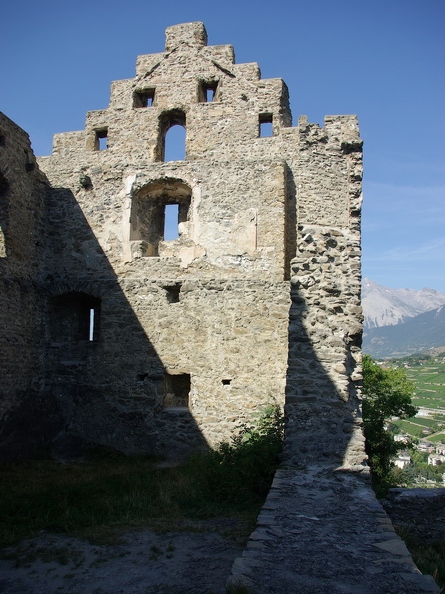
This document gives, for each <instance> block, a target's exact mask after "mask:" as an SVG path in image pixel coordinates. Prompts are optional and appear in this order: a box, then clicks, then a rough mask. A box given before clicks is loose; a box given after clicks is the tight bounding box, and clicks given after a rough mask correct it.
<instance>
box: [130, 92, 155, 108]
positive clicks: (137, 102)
mask: <svg viewBox="0 0 445 594" xmlns="http://www.w3.org/2000/svg"><path fill="white" fill-rule="evenodd" d="M154 99H155V90H154V89H143V90H141V91H135V92H134V94H133V107H136V108H141V107H153V103H154Z"/></svg>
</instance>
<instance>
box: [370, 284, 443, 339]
mask: <svg viewBox="0 0 445 594" xmlns="http://www.w3.org/2000/svg"><path fill="white" fill-rule="evenodd" d="M444 304H445V293H441V292H439V291H435V290H434V289H427V288H425V289H421V290H420V291H419V290H415V289H391V288H389V287H383V286H382V285H379V284H377V283H376V282H374V281H372V280H370V279H369V278H365V279H363V281H362V306H363V314H364V317H365V320H364V329H365V331H367V330H369V329H371V328H379V327H381V326H392V325H395V324H400V323H402V322H405V321H407V320H408V319H410V318H413V317H414V316H418V315H419V314H422V313H425V312H427V311H431V310H433V309H437V308H438V307H440V306H441V305H444ZM444 342H445V339H444Z"/></svg>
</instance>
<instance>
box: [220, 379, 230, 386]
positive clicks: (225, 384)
mask: <svg viewBox="0 0 445 594" xmlns="http://www.w3.org/2000/svg"><path fill="white" fill-rule="evenodd" d="M221 383H222V385H223V386H230V384H231V383H232V380H231V379H223V380H221Z"/></svg>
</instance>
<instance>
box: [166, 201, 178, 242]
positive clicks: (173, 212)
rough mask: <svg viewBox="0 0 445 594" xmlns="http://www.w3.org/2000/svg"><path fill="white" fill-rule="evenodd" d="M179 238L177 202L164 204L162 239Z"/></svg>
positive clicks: (171, 239)
mask: <svg viewBox="0 0 445 594" xmlns="http://www.w3.org/2000/svg"><path fill="white" fill-rule="evenodd" d="M178 238H179V204H166V205H165V215H164V241H173V240H174V239H178Z"/></svg>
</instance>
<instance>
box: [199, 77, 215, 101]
mask: <svg viewBox="0 0 445 594" xmlns="http://www.w3.org/2000/svg"><path fill="white" fill-rule="evenodd" d="M217 87H218V81H203V82H201V84H200V87H199V102H200V103H212V101H215V97H216V89H217Z"/></svg>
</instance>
